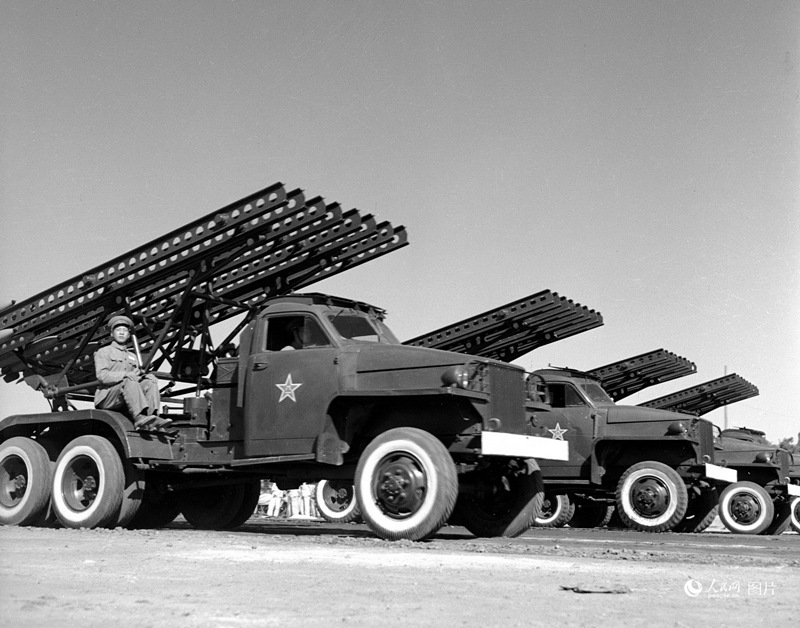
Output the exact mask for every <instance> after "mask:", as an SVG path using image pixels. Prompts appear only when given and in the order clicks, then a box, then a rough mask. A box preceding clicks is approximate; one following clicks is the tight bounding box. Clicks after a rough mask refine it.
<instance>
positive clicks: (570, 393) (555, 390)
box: [547, 383, 586, 408]
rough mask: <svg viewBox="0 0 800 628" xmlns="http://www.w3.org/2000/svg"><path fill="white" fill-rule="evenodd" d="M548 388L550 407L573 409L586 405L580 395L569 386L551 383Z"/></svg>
mask: <svg viewBox="0 0 800 628" xmlns="http://www.w3.org/2000/svg"><path fill="white" fill-rule="evenodd" d="M547 388H548V390H549V392H550V405H551V406H552V407H553V408H573V407H575V406H585V405H586V402H585V401H584V400H583V397H581V395H580V393H579V392H578V391H577V390H576V389H575V388H574V387H573V386H570V385H569V384H561V383H551V384H548V385H547Z"/></svg>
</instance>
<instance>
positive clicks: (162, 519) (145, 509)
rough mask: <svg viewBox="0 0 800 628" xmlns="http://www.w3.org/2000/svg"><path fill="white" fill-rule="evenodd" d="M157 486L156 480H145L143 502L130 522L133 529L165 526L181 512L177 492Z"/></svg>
mask: <svg viewBox="0 0 800 628" xmlns="http://www.w3.org/2000/svg"><path fill="white" fill-rule="evenodd" d="M156 486H157V485H156V483H155V482H152V481H149V480H145V488H144V494H143V495H142V503H141V504H140V505H139V509H138V510H137V511H136V514H135V515H134V516H133V518H132V519H131V521H130V523H128V528H130V529H131V530H141V529H149V528H163V527H164V526H165V525H168V524H170V523H172V522H173V521H174V520H175V517H177V516H178V515H179V514H180V513H181V509H180V506H179V504H178V500H177V498H176V497H175V494H174V493H168V492H167V491H162V490H159V489H158V488H156Z"/></svg>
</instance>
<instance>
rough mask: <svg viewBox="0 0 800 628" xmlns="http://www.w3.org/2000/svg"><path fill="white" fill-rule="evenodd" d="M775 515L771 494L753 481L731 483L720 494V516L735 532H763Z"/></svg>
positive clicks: (727, 526)
mask: <svg viewBox="0 0 800 628" xmlns="http://www.w3.org/2000/svg"><path fill="white" fill-rule="evenodd" d="M774 516H775V507H774V506H773V504H772V500H771V499H770V497H769V494H768V493H767V491H765V490H764V489H763V488H762V487H761V486H759V485H758V484H755V483H753V482H736V483H735V484H729V485H728V486H726V487H725V489H724V490H723V491H722V494H721V495H720V496H719V518H720V520H721V521H722V523H723V524H724V525H725V527H726V528H728V530H730V531H731V532H733V533H734V534H761V533H762V532H763V531H764V530H766V529H767V528H768V527H769V525H770V524H771V523H772V520H773V518H774Z"/></svg>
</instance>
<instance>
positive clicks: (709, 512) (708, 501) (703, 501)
mask: <svg viewBox="0 0 800 628" xmlns="http://www.w3.org/2000/svg"><path fill="white" fill-rule="evenodd" d="M718 503H719V493H718V492H717V489H716V488H714V487H713V486H709V487H706V488H697V489H695V490H693V491H692V492H691V493H690V494H689V506H688V508H687V509H686V515H685V516H684V518H683V520H682V521H681V522H680V523H678V525H676V526H675V527H674V528H673V529H672V531H673V532H693V533H698V532H702V531H703V530H705V529H706V528H707V527H708V526H710V525H711V524H712V523H713V522H714V519H716V517H717V511H718V505H717V504H718Z"/></svg>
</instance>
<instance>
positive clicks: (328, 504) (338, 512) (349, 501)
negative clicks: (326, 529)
mask: <svg viewBox="0 0 800 628" xmlns="http://www.w3.org/2000/svg"><path fill="white" fill-rule="evenodd" d="M314 500H315V501H316V503H317V510H318V511H319V514H320V516H321V517H322V518H323V519H325V521H330V522H331V523H350V522H351V521H355V520H356V519H357V518H358V515H359V511H358V503H357V502H356V496H355V491H354V488H353V485H352V484H351V483H350V482H345V481H342V480H320V481H319V482H317V486H316V487H315V488H314Z"/></svg>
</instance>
